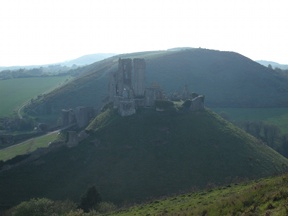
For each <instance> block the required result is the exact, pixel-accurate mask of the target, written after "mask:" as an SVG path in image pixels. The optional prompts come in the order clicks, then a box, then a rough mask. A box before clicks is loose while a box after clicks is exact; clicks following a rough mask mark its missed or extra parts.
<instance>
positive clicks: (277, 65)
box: [256, 60, 288, 70]
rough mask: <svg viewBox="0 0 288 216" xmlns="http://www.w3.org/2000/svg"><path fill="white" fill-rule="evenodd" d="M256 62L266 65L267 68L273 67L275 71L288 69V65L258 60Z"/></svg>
mask: <svg viewBox="0 0 288 216" xmlns="http://www.w3.org/2000/svg"><path fill="white" fill-rule="evenodd" d="M256 62H258V63H259V64H261V65H264V66H266V67H268V65H271V66H272V68H273V69H275V68H280V69H282V70H287V69H288V65H283V64H279V63H277V62H273V61H265V60H257V61H256Z"/></svg>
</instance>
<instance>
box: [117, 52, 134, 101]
mask: <svg viewBox="0 0 288 216" xmlns="http://www.w3.org/2000/svg"><path fill="white" fill-rule="evenodd" d="M124 89H132V60H131V59H121V58H120V59H119V61H118V72H117V73H116V92H117V95H120V96H122V95H123V91H124Z"/></svg>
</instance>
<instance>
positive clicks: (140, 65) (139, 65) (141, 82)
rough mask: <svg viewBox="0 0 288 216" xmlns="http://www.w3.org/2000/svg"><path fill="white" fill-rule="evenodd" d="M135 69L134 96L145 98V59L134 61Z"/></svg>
mask: <svg viewBox="0 0 288 216" xmlns="http://www.w3.org/2000/svg"><path fill="white" fill-rule="evenodd" d="M133 68H134V95H135V97H144V93H145V71H146V63H145V60H144V59H140V58H135V59H133Z"/></svg>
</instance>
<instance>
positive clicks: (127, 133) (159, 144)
mask: <svg viewBox="0 0 288 216" xmlns="http://www.w3.org/2000/svg"><path fill="white" fill-rule="evenodd" d="M88 130H89V131H90V133H91V136H90V138H89V140H86V141H84V142H83V143H81V144H80V145H79V146H77V147H75V148H70V149H68V148H65V147H63V148H61V149H59V150H58V151H56V152H51V153H50V154H47V155H45V156H43V157H41V158H40V159H38V160H35V161H33V162H30V163H27V164H26V165H22V166H18V167H15V168H14V169H12V170H7V171H4V172H1V173H0V191H1V194H0V203H1V205H5V206H10V205H11V206H12V205H15V204H16V203H18V202H20V201H22V200H24V199H29V198H31V197H48V198H51V199H55V200H57V199H66V198H69V199H73V200H76V201H77V200H78V199H79V197H80V195H81V194H82V193H83V192H84V191H85V190H86V189H87V187H88V186H90V185H96V187H97V189H98V190H99V192H100V194H101V195H102V197H103V198H104V200H110V201H114V202H125V201H128V202H133V201H141V200H145V199H147V198H151V197H158V196H162V195H167V194H171V193H176V192H179V191H185V190H189V189H191V188H195V187H196V188H199V187H205V186H207V184H223V183H227V182H230V181H232V180H234V179H238V178H240V179H242V178H258V177H262V176H268V175H272V174H274V173H277V172H280V171H282V170H283V169H284V168H286V167H287V165H288V161H287V159H285V158H284V157H282V156H280V155H279V154H278V153H276V152H275V151H273V150H272V149H270V148H268V147H267V146H265V145H263V144H261V143H259V142H257V140H256V139H254V138H253V137H251V136H249V135H247V134H246V133H245V132H243V131H242V130H240V129H238V128H236V127H235V126H233V125H232V124H230V123H228V122H226V121H225V120H223V119H221V118H220V117H219V116H218V115H216V114H214V113H213V112H211V111H203V112H195V113H176V112H174V111H173V112H163V113H159V112H156V111H154V110H149V109H144V110H139V113H138V114H137V115H133V116H130V117H126V118H123V117H120V116H119V115H117V114H116V113H115V111H113V110H109V109H108V110H107V111H106V112H104V113H102V114H101V115H99V116H98V117H97V118H96V119H95V120H94V121H93V122H92V123H91V125H90V126H89V127H88Z"/></svg>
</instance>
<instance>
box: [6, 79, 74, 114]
mask: <svg viewBox="0 0 288 216" xmlns="http://www.w3.org/2000/svg"><path fill="white" fill-rule="evenodd" d="M69 78H70V77H69V76H56V77H40V78H39V77H37V78H36V77H35V78H18V79H9V80H0V104H1V106H0V117H3V116H8V115H11V114H13V112H15V111H17V109H18V108H20V106H21V105H23V103H25V102H26V101H28V100H30V99H31V98H34V97H36V96H38V95H39V94H42V93H44V92H47V91H50V90H52V89H54V88H56V87H58V86H59V85H60V84H63V83H64V81H65V80H67V79H69Z"/></svg>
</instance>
